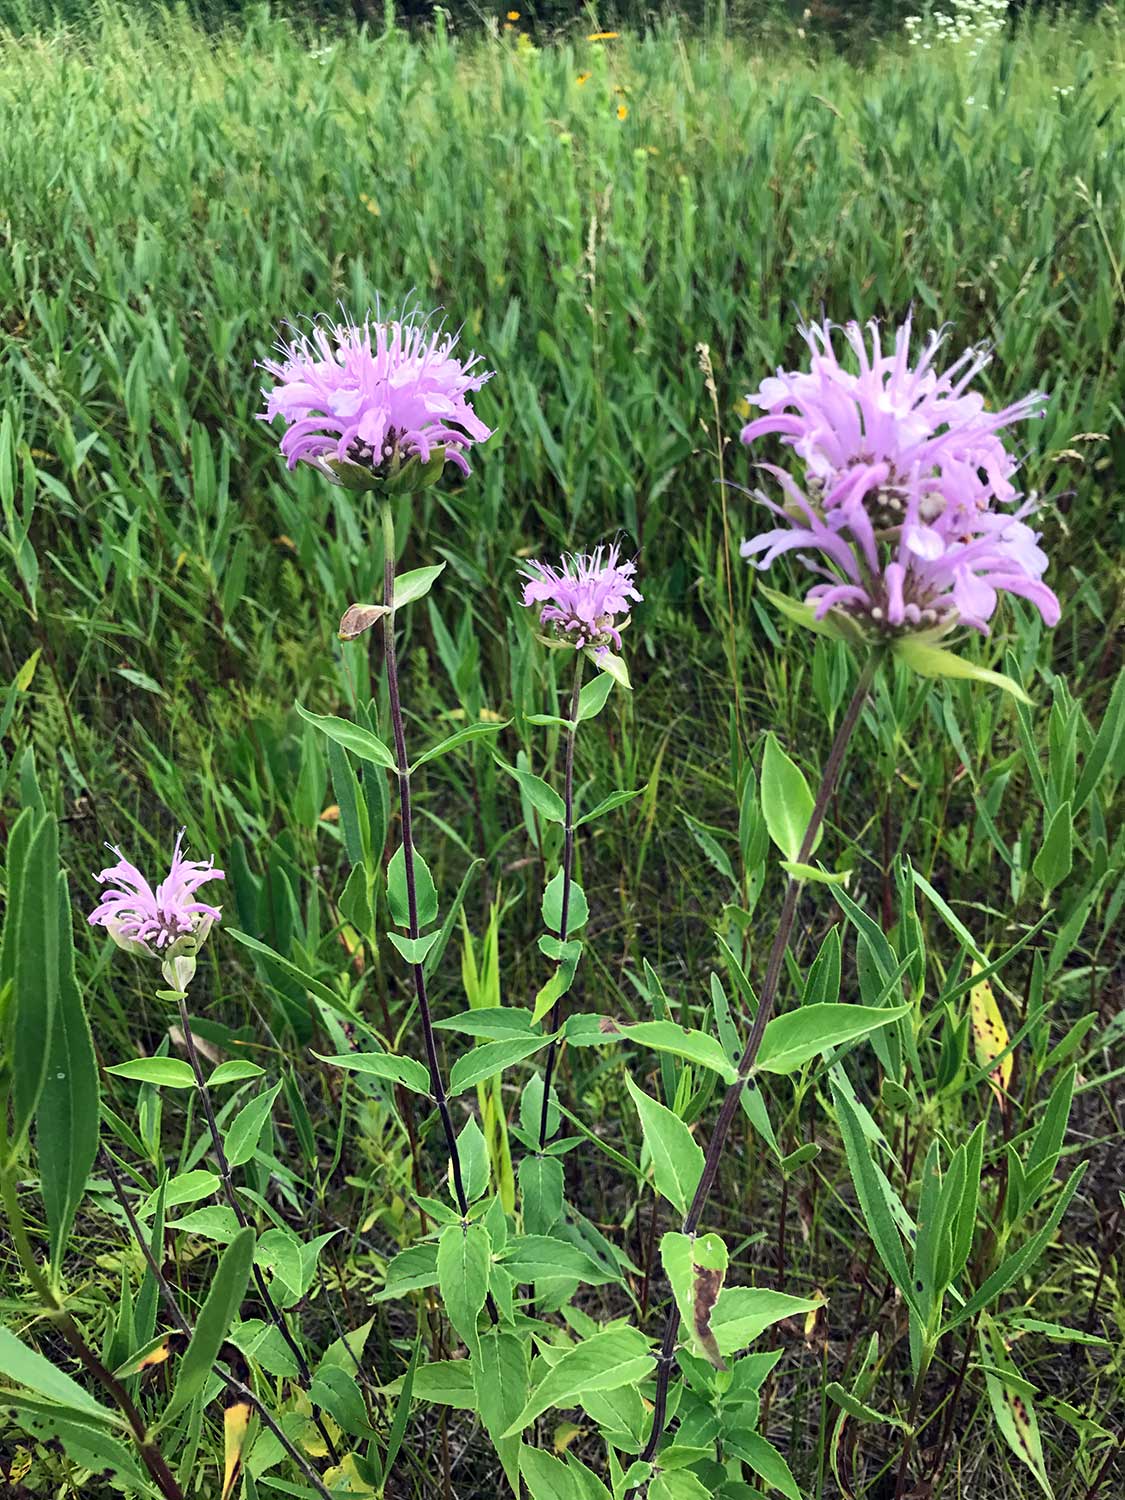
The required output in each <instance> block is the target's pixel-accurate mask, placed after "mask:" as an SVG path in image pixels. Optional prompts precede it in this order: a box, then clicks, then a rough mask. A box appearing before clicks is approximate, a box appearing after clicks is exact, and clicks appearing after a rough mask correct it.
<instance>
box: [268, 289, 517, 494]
mask: <svg viewBox="0 0 1125 1500" xmlns="http://www.w3.org/2000/svg"><path fill="white" fill-rule="evenodd" d="M457 340H458V336H457V334H455V333H453V334H450V333H445V332H444V331H443V330H442V329H441V328H440V327H438V328H436V329H431V327H430V326H429V319H420V320H419V319H415V318H413V317H406V318H402V319H400V318H391V319H390V320H388V321H386V322H381V321H372V320H371V319H370V318H367V319H365V320H364V322H363V323H362V324H357V323H352V322H351V321H349V320H347V319H345V321H343V322H342V323H330V322H327V321H320V320H318V321H317V322H316V323H314V325H313V327H312V330H311V332H310V333H309V334H298V335H297V336H296V337H295V338H293V339H292V340H291V341H289V342H286V341H284V340H282V341H281V342H280V343H279V344H278V352H279V354H280V355H281V358H280V359H268V360H265V361H264V363H263V366H262V368H263V369H265V370H267V371H268V372H269V373H270V374H271V375H273V376H274V377H275V379H276V382H277V383H276V385H274V386H273V388H272V389H265V388H263V392H262V394H263V395H264V396H265V398H266V410H265V411H264V412H263V413H262V414H261V415H262V418H263V420H264V421H267V422H272V421H273V419H274V418H275V417H278V416H280V417H283V418H284V419H285V422H286V424H287V425H286V430H285V433H284V434H283V436H282V439H281V452H282V454H283V455H284V457H285V459H286V461H287V463H288V465H289V467H290V468H291V469H292V468H295V467H296V466H297V464H298V463H300V462H302V461H303V462H305V463H310V464H314V465H315V466H316V467H318V468H320V469H322V470H323V471H324V472H325V473H326V474H327V475H328V476H329V478H331V479H333V480H335V481H336V482H337V483H341V484H349V485H352V486H354V487H356V488H370V487H373V486H374V485H375V484H378V483H379V482H381V481H387V480H391V479H395V478H399V477H400V471H401V470H402V469H403V467H404V466H405V465H408V464H411V465H412V470H413V471H417V470H418V469H419V468H420V466H430V468H431V469H436V470H437V471H438V472H440V468H441V465H442V464H443V463H445V462H449V463H452V464H454V465H455V466H456V467H457V468H458V469H460V471H461V472H462V474H468V473H469V465H468V463H467V461H466V458H465V454H466V453H467V452H468V450H469V449H470V448H471V447H472V446H473V444H474V443H481V442H484V441H485V440H486V439H487V438H489V437H491V436H492V432H491V429H490V428H488V427H486V426H485V424H484V423H483V422H482V421H481V419H480V418H479V417H478V416H477V414H476V412H475V411H474V410H473V408H472V405H471V404H470V400H469V398H470V396H472V395H473V393H474V392H476V391H479V390H480V388H481V387H482V386H483V385H484V384H485V382H486V381H487V380H490V379H491V378H492V371H490V370H484V369H481V368H480V363H481V362H480V359H479V357H478V356H477V355H475V354H470V355H469V356H468V358H466V359H462V358H460V357H459V356H458V355H457V353H456V352H455V351H456V348H457ZM413 460H417V462H416V463H413V464H412V461H413ZM410 477H411V478H414V479H416V480H417V482H422V483H425V482H427V481H428V480H429V479H430V478H433V477H436V473H429V474H426V475H419V474H417V473H416V472H412V473H411V475H410Z"/></svg>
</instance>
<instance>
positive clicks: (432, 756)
mask: <svg viewBox="0 0 1125 1500" xmlns="http://www.w3.org/2000/svg"><path fill="white" fill-rule="evenodd" d="M511 722H512V721H511V719H503V720H497V722H496V723H495V724H467V725H466V726H465V728H464V729H458V730H457V731H456V733H455V734H451V735H450V736H449V737H448V739H444V740H440V741H439V742H438V743H437V744H436V745H431V746H430V748H429V749H428V750H423V752H422V754H421V755H420V756H419V757H418V759H417V760H416V761H415V762H414V764H413V765H412V766H411V767H410V769H411V771H416V770H417V769H418V767H419V766H424V765H426V764H428V762H429V761H431V760H437V759H438V757H439V756H442V755H448V754H449V752H450V751H451V750H457V749H458V748H459V747H460V746H461V745H466V744H468V743H469V741H470V740H479V739H482V738H483V737H484V736H485V735H489V734H499V733H500V731H501V730H502V729H506V728H507V727H508V725H509V724H510V723H511Z"/></svg>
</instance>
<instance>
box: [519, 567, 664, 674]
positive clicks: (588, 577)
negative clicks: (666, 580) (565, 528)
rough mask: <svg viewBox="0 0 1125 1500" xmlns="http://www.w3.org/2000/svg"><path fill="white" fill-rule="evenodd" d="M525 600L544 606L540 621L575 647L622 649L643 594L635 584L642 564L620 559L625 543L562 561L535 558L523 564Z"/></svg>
mask: <svg viewBox="0 0 1125 1500" xmlns="http://www.w3.org/2000/svg"><path fill="white" fill-rule="evenodd" d="M523 571H524V574H525V576H526V578H527V582H526V583H525V584H524V586H523V603H524V604H525V605H526V606H527V607H528V608H529V609H531V608H535V607H538V608H539V623H540V624H541V625H543V626H546V627H549V628H550V629H551V631H552V634H553V635H554V637H555V638H556V639H557V640H559V641H562V642H563V643H565V644H566V645H568V646H573V647H574V648H575V650H581V649H582V648H583V647H584V646H589V647H591V648H592V649H593V651H594V653H595V655H603V654H604V653H605V652H607V651H608V650H609V648H610V646H611V645H613V646H616V648H617V649H618V650H620V649H621V630H622V628H623V627H624V625H625V623H626V621H627V619H628V616H629V613H630V611H631V609H632V607H633V604H634V603H639V602H640V600H641V598H642V595H641V594H639V593H638V592H637V589H636V586H635V584H634V581H633V580H634V578H635V577H636V572H637V565H636V563H635V562H626V563H623V562H621V561H620V549H619V547H618V545H617V543H616V542H614V543H613V545H612V546H610V547H608V548H606V547H598V548H596V549H595V550H594V551H593V552H590V553H575V554H572V555H570V556H566V557H564V558H563V559H562V560H561V562H560V564H559V565H558V566H557V567H554V566H552V565H551V564H550V563H543V562H530V563H528V564H527V566H526V567H525V568H524V570H523Z"/></svg>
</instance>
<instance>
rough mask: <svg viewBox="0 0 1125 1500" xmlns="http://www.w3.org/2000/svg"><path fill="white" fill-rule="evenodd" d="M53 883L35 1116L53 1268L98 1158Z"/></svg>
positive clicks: (90, 1055)
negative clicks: (52, 991)
mask: <svg viewBox="0 0 1125 1500" xmlns="http://www.w3.org/2000/svg"><path fill="white" fill-rule="evenodd" d="M58 884H59V899H58V913H59V948H58V953H59V959H58V964H59V992H58V1004H57V1006H56V1009H55V1020H54V1025H53V1027H52V1029H51V1053H50V1058H49V1060H48V1063H47V1075H46V1078H45V1080H44V1084H43V1092H42V1094H41V1095H40V1096H39V1106H38V1109H37V1110H36V1115H35V1139H36V1146H37V1149H38V1153H39V1186H40V1192H41V1193H42V1195H43V1204H44V1207H45V1208H46V1211H47V1225H48V1228H49V1231H50V1255H51V1263H52V1265H54V1266H56V1267H58V1266H61V1264H62V1256H63V1251H64V1248H65V1246H66V1242H67V1238H68V1236H69V1234H70V1230H71V1226H72V1225H73V1223H74V1216H75V1213H76V1212H77V1210H78V1205H79V1204H80V1203H81V1201H82V1195H83V1194H84V1192H85V1191H86V1179H87V1177H88V1176H89V1172H90V1168H91V1167H92V1166H93V1164H94V1158H95V1157H96V1156H97V1154H98V1139H99V1130H100V1127H101V1114H100V1100H99V1093H98V1064H97V1059H96V1057H95V1056H94V1044H93V1040H92V1038H91V1036H90V1024H89V1022H88V1021H87V1019H86V1011H85V1008H84V1006H83V1004H82V995H81V993H80V991H79V989H78V982H77V980H76V979H75V976H74V940H73V936H72V929H71V915H70V900H69V898H68V895H67V888H66V877H65V876H64V875H62V874H61V873H60V874H59V876H58Z"/></svg>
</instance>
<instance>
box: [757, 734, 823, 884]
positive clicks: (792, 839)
mask: <svg viewBox="0 0 1125 1500" xmlns="http://www.w3.org/2000/svg"><path fill="white" fill-rule="evenodd" d="M761 797H762V812H763V814H764V815H765V819H766V827H767V828H768V829H769V835H770V838H771V839H773V841H774V843H775V844H776V845H777V847H778V848H779V849H780V850H781V852H782V854H784V855H785V858H786V859H787V860H796V859H797V857H798V855H799V854H800V852H801V845H802V843H803V842H804V838H805V830H806V829H807V828H808V826H809V820H810V819H811V817H812V811H813V795H812V793H811V792H810V791H809V786H808V782H807V781H806V780H805V778H804V774H803V773H802V771H801V770H800V768H799V767H798V766H796V765H795V764H794V763H793V761H791V760H790V759H789V757H788V755H786V753H785V751H784V750H783V749H782V748H781V746H780V745H779V744H778V742H777V739H776V737H775V736H774V735H772V734H767V735H766V749H765V754H764V755H763V757H762V791H761ZM822 832H823V825H822V827H821V828H820V829H818V830H817V836H816V838H815V840H814V841H813V849H815V848H816V846H817V844H819V843H820V838H821V834H822ZM809 852H810V853H811V852H812V850H810V851H809Z"/></svg>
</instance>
